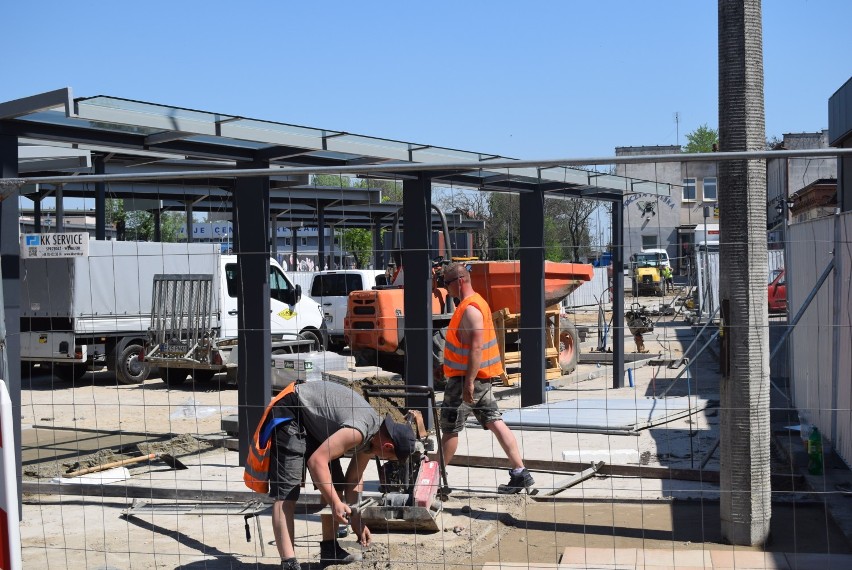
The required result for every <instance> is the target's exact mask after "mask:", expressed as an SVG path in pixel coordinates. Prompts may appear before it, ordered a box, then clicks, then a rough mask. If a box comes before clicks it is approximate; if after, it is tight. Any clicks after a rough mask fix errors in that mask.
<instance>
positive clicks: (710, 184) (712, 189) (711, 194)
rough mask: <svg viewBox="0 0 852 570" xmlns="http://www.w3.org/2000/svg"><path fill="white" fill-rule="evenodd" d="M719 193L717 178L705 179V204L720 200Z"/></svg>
mask: <svg viewBox="0 0 852 570" xmlns="http://www.w3.org/2000/svg"><path fill="white" fill-rule="evenodd" d="M718 196H719V194H718V192H717V191H716V177H715V176H714V177H712V178H705V179H704V201H705V202H711V201H712V202H715V201H716V200H717V199H718Z"/></svg>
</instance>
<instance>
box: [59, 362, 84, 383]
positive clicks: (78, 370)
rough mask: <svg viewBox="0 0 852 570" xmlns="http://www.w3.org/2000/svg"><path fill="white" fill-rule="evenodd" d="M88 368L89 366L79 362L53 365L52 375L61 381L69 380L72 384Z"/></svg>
mask: <svg viewBox="0 0 852 570" xmlns="http://www.w3.org/2000/svg"><path fill="white" fill-rule="evenodd" d="M88 370H89V367H88V366H86V365H85V364H81V363H76V364H54V365H53V375H54V376H55V377H57V378H59V379H60V380H62V381H63V382H71V383H72V384H76V383H77V381H78V380H80V378H82V377H83V376H84V375H85V374H86V372H88Z"/></svg>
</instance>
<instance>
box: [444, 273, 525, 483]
mask: <svg viewBox="0 0 852 570" xmlns="http://www.w3.org/2000/svg"><path fill="white" fill-rule="evenodd" d="M444 284H445V286H446V287H447V291H448V292H449V294H450V295H452V296H453V297H456V298H457V299H459V300H460V301H459V304H458V306H457V307H456V310H455V313H453V318H452V319H451V320H450V324H449V326H448V327H447V343H446V346H445V347H444V367H443V368H444V376H446V377H447V386H446V388H445V389H444V401H443V402H442V404H441V430H442V431H443V436H442V438H441V446H442V447H443V452H444V461H445V462H446V464H447V465H449V464H450V461H452V458H453V455H455V453H456V450H457V449H458V445H459V433H460V432H461V431H462V430H463V429H464V422H465V420H467V417H468V416H469V415H470V413H471V412H472V413H473V415H474V416H475V417H476V419H477V420H478V421H479V423H480V424H481V425H482V427H483V428H484V429H488V430H491V432H492V433H493V434H494V436H495V437H496V438H497V441H498V443H500V447H502V448H503V451H504V452H505V453H506V456H507V457H508V458H509V463H510V464H511V465H512V469H511V470H510V471H509V483H508V484H506V485H500V486H499V487H498V488H497V491H498V492H499V493H503V494H512V493H520V492H521V491H523V490H524V489H526V490H527V491H528V492H529V489H530V487H532V486H533V485H534V484H535V481H534V480H533V477H532V475H530V472H529V471H527V469H526V468H525V467H524V461H523V459H522V458H521V453H520V451H519V450H518V442H517V440H516V439H515V434H513V433H512V431H511V430H510V429H509V427H508V426H507V425H506V423H505V422H504V421H503V420H502V419H501V414H500V410H499V408H498V407H497V400H496V399H495V398H494V395H493V394H492V392H491V383H492V381H494V380H496V379H497V378H499V377H500V376H501V375H502V374H503V366H502V364H501V363H500V349H499V347H498V346H497V336H496V334H495V333H494V323H493V322H492V320H491V308H490V307H489V306H488V303H487V302H486V301H485V299H483V298H482V296H481V295H479V294H478V293H477V292H476V291H474V290H473V286H471V284H470V273H469V272H468V270H467V268H466V267H465V266H464V265H462V264H460V263H452V264H450V265H448V266H447V267H446V269H444Z"/></svg>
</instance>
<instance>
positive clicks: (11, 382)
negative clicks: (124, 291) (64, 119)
mask: <svg viewBox="0 0 852 570" xmlns="http://www.w3.org/2000/svg"><path fill="white" fill-rule="evenodd" d="M17 177H18V137H15V136H8V135H0V178H17ZM19 196H20V191H15V192H13V193H12V194H11V195H10V196H8V197H7V198H6V199H5V200H2V201H0V272H2V279H3V282H2V286H3V295H2V301H3V309H4V310H5V319H6V338H5V341H6V346H5V351H6V363H7V365H8V368H7V369H6V371H5V376H6V377H5V378H4V380H5V381H6V385H7V387H8V388H9V397H10V398H11V400H12V415H13V418H12V420H13V424H14V426H15V427H14V432H15V441H16V442H17V443H16V445H15V465H16V467H15V478H16V479H17V482H18V483H17V488H18V505H20V504H21V491H20V489H21V284H20V281H19V278H20V273H21V269H20V255H21V246H20V243H21V242H20V239H19V238H18V234H19V229H18V228H19V224H20V212H19V206H18V197H19ZM0 349H2V347H0ZM19 508H20V507H19ZM20 514H21V513H20V510H19V512H18V516H20ZM10 516H11V515H10Z"/></svg>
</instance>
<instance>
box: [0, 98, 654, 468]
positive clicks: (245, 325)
mask: <svg viewBox="0 0 852 570" xmlns="http://www.w3.org/2000/svg"><path fill="white" fill-rule="evenodd" d="M35 147H37V148H38V150H36V148H35ZM610 163H611V161H603V160H596V161H593V162H583V163H578V162H576V161H562V160H554V161H529V162H526V161H517V160H514V159H511V158H508V157H502V156H498V155H494V154H484V153H478V152H468V151H461V150H456V149H451V148H446V147H439V146H433V145H428V144H418V143H411V142H402V141H396V140H390V139H381V138H376V137H369V136H363V135H357V134H353V133H347V132H343V131H336V130H328V129H317V128H310V127H304V126H299V125H291V124H285V123H278V122H272V121H264V120H258V119H251V118H246V117H242V116H237V115H227V114H221V113H213V112H206V111H198V110H193V109H186V108H180V107H170V106H165V105H159V104H154V103H146V102H142V101H134V100H129V99H122V98H116V97H108V96H97V97H84V98H74V97H73V96H72V93H71V90H70V89H68V88H65V89H59V90H56V91H51V92H48V93H43V94H39V95H34V96H31V97H25V98H23V99H18V100H14V101H9V102H5V103H0V169H1V170H2V171H0V175H2V176H0V177H2V178H3V179H6V183H7V184H8V179H19V177H20V176H21V174H22V173H26V176H27V178H26V179H23V180H21V184H23V186H22V187H21V189H20V194H21V195H26V194H27V193H28V192H29V193H32V195H33V196H34V197H36V198H39V197H40V196H41V195H43V193H44V192H51V191H52V192H56V193H57V194H61V195H62V196H73V195H89V196H94V198H95V204H96V210H97V211H101V212H102V211H104V200H105V197H106V196H107V193H109V196H111V197H112V196H129V197H130V196H132V197H133V198H134V199H145V198H153V199H158V200H160V201H161V208H162V207H166V208H181V207H183V208H186V209H187V210H188V211H189V210H191V209H192V208H198V209H199V210H202V211H204V210H208V211H213V210H216V211H220V210H225V209H227V210H230V211H232V212H233V221H234V227H235V232H234V234H235V236H234V237H235V239H234V243H235V246H236V251H237V255H238V258H239V260H240V261H239V263H240V264H241V265H242V267H243V269H242V276H243V289H244V290H246V291H252V293H253V294H252V295H248V296H245V298H242V297H241V298H240V300H239V304H238V308H239V311H238V313H239V315H240V323H239V329H240V332H239V352H240V354H239V374H238V376H239V378H240V381H239V382H240V384H239V396H238V404H239V409H240V420H239V425H240V441H241V443H242V444H241V459H242V458H244V454H245V449H246V448H245V444H246V443H247V442H248V439H249V437H250V435H251V431H252V430H253V428H254V426H255V425H256V423H257V421H259V419H260V415H261V413H262V410H263V407H264V406H265V404H266V403H267V402H268V399H269V394H270V390H271V381H270V370H269V368H268V366H267V363H268V362H269V360H270V356H269V353H270V342H269V341H270V339H269V330H268V325H267V324H266V320H267V319H268V315H269V284H268V282H267V277H268V275H267V273H268V267H267V261H266V259H268V254H269V252H270V243H269V242H270V240H269V237H270V232H269V225H270V221H271V219H274V220H276V221H277V220H281V219H282V218H285V217H286V219H287V220H288V223H293V224H296V223H299V224H304V223H307V222H308V221H309V220H316V225H317V227H319V228H322V227H323V226H324V224H325V223H343V222H344V221H345V223H346V224H349V225H353V224H355V223H364V224H377V223H379V224H381V223H385V222H386V221H387V220H389V218H391V217H392V216H394V215H395V214H396V212H397V211H398V210H399V204H380V203H378V199H379V198H378V192H376V191H371V190H370V189H363V188H349V187H340V188H329V187H313V186H310V185H309V184H308V182H309V176H310V175H311V174H317V173H324V174H341V175H355V176H359V177H361V178H367V179H370V178H374V179H385V180H397V181H401V182H402V186H403V196H404V204H403V205H402V209H403V213H402V216H403V219H404V220H405V222H406V223H405V230H406V243H405V245H406V247H405V251H404V252H403V263H404V264H405V267H406V288H405V302H404V304H405V307H404V314H405V329H406V336H405V338H406V351H407V355H408V357H407V359H406V374H405V376H406V378H407V381H408V382H410V383H423V384H431V382H432V354H431V344H432V332H433V331H432V320H431V314H430V307H431V297H430V294H431V264H430V261H431V260H430V257H429V249H430V243H429V234H430V228H431V226H432V224H433V223H434V219H433V217H432V214H431V210H430V204H431V201H432V188H433V186H434V185H438V186H449V187H453V188H455V187H459V188H464V189H473V190H485V191H497V192H512V193H517V194H518V195H519V203H520V215H521V218H522V219H523V220H524V231H522V232H521V236H520V246H521V247H520V266H521V271H520V275H521V281H520V287H521V313H522V321H521V346H522V365H523V368H524V370H525V376H524V377H525V381H524V382H523V384H522V393H521V402H522V405H524V406H527V405H532V404H539V403H542V402H543V401H544V391H545V379H544V378H545V376H544V362H543V359H542V358H541V354H542V353H543V350H544V331H545V326H544V296H543V281H542V279H543V277H542V276H543V275H544V234H543V228H544V226H545V220H544V217H543V216H544V214H543V212H544V210H543V204H544V197H545V195H548V196H565V197H575V198H586V199H597V200H608V201H612V202H615V203H616V206H615V207H614V208H613V223H612V227H613V231H614V235H613V244H614V246H615V249H616V254H615V256H614V270H615V271H617V272H618V273H620V268H621V264H622V256H621V248H620V245H621V218H620V216H621V208H620V207H619V204H620V203H621V201H622V199H623V197H624V195H625V194H629V193H636V192H647V193H652V194H665V195H669V194H670V193H671V188H670V187H669V185H666V184H659V183H656V182H653V181H645V180H638V179H631V178H624V177H618V176H614V175H610V174H605V173H600V172H595V171H591V170H585V169H583V168H579V166H582V165H584V164H610ZM568 164H572V165H573V166H567V165H568ZM35 184H37V185H39V186H38V187H36V186H33V185H35ZM45 187H46V188H45ZM51 187H52V190H51V189H50V188H51ZM13 195H18V191H15V192H14V194H13ZM59 202H61V200H59V201H57V203H59ZM37 207H38V206H37ZM451 218H452V216H451ZM452 221H455V222H457V224H458V225H456V227H459V225H461V226H463V224H464V223H466V222H465V221H464V220H463V219H462V218H461V217H458V218H457V219H455V220H452ZM452 221H451V220H448V222H450V225H451V227H452V226H453V224H452ZM17 224H18V204H17V200H6V201H5V202H4V203H2V204H0V231H2V233H3V235H4V240H3V242H2V244H0V249H2V253H3V257H2V263H3V277H4V289H5V290H6V291H10V292H11V293H10V296H7V299H6V316H7V323H9V333H10V335H9V336H10V338H11V339H12V340H11V342H10V343H9V344H8V345H7V346H8V347H9V352H10V354H15V353H16V351H19V350H20V348H19V347H18V346H17V345H15V343H16V342H17V341H16V340H15V333H16V332H17V327H18V319H19V308H18V307H19V304H20V300H19V299H18V297H17V290H18V289H17V287H18V285H17V277H18V269H17V261H18V256H19V252H18V250H17V249H16V248H17V241H16V240H15V239H14V237H15V236H13V235H12V233H11V232H13V231H14V233H15V234H17ZM99 224H100V230H102V229H103V221H102V220H101V221H100V222H99ZM13 226H14V230H13V229H12V228H13ZM96 233H97V232H96ZM102 235H103V234H102V232H101V233H100V234H99V235H98V237H99V238H101V237H102ZM6 237H8V238H9V239H6ZM614 296H615V303H614V312H615V314H614V319H615V322H622V320H623V305H622V296H623V283H621V282H620V280H616V284H615V290H614ZM622 334H623V333H622V330H621V327H616V328H615V332H614V339H613V340H614V342H615V343H616V345H619V344H618V343H619V341H620V340H621V335H622ZM614 360H615V362H614V364H615V370H614V373H615V374H614V376H615V378H617V379H618V380H617V381H620V382H622V383H623V364H624V363H623V354H621V360H619V358H618V354H616V357H615V359H614ZM12 368H13V369H14V368H15V367H12ZM13 373H14V371H13ZM247 378H251V379H252V382H251V383H248V382H247V381H246V379H247ZM13 380H15V378H13ZM13 384H14V385H15V386H16V387H17V404H18V405H19V404H20V380H19V379H17V382H13ZM407 405H408V407H412V408H421V409H424V411H427V410H426V408H427V407H428V402H427V401H426V400H425V399H423V398H419V397H415V398H412V399H411V401H409V402H407ZM424 417H429V414H428V413H426V414H424Z"/></svg>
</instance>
